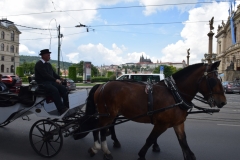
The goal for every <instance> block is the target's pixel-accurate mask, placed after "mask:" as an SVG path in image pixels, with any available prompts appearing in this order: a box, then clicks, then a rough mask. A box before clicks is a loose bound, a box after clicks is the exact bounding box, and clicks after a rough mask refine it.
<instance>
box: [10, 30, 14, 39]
mask: <svg viewBox="0 0 240 160" xmlns="http://www.w3.org/2000/svg"><path fill="white" fill-rule="evenodd" d="M11 41H14V31H12V32H11Z"/></svg>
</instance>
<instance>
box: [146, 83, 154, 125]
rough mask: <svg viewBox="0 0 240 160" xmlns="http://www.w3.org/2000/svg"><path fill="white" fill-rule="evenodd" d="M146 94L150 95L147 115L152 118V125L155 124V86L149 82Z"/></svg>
mask: <svg viewBox="0 0 240 160" xmlns="http://www.w3.org/2000/svg"><path fill="white" fill-rule="evenodd" d="M145 92H146V94H147V95H148V102H147V106H148V112H147V115H148V116H149V117H150V119H151V123H152V124H153V116H152V115H153V113H152V111H153V95H152V93H153V86H152V83H151V82H150V81H147V84H146V88H145Z"/></svg>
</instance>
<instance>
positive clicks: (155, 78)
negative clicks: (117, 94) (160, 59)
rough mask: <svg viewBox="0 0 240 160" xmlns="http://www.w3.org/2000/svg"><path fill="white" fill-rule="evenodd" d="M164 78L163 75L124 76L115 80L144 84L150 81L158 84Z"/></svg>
mask: <svg viewBox="0 0 240 160" xmlns="http://www.w3.org/2000/svg"><path fill="white" fill-rule="evenodd" d="M164 78H165V76H164V74H124V75H121V76H120V77H118V78H117V80H127V79H129V80H130V79H131V80H135V81H143V82H146V81H147V80H148V79H151V80H152V81H154V82H159V81H161V80H163V79H164Z"/></svg>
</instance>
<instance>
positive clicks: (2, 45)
mask: <svg viewBox="0 0 240 160" xmlns="http://www.w3.org/2000/svg"><path fill="white" fill-rule="evenodd" d="M1 51H4V44H3V43H2V44H1Z"/></svg>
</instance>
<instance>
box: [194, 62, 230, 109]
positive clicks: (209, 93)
mask: <svg viewBox="0 0 240 160" xmlns="http://www.w3.org/2000/svg"><path fill="white" fill-rule="evenodd" d="M220 62H221V61H217V62H215V63H213V64H205V65H204V69H203V70H204V72H203V76H202V77H201V78H200V80H199V81H198V85H199V88H198V89H199V92H200V93H201V94H202V95H203V96H204V99H205V100H207V101H208V103H209V105H210V106H211V107H214V106H217V107H218V108H222V107H223V106H224V105H226V104H227V100H226V97H225V94H224V91H223V86H222V81H221V78H220V77H219V75H218V72H217V68H218V66H219V64H220Z"/></svg>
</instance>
